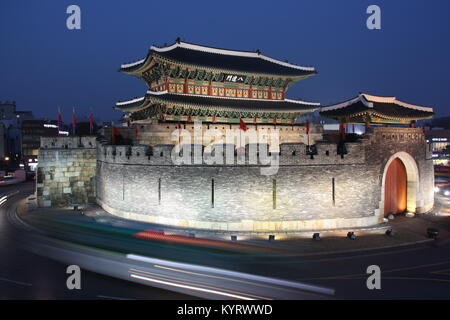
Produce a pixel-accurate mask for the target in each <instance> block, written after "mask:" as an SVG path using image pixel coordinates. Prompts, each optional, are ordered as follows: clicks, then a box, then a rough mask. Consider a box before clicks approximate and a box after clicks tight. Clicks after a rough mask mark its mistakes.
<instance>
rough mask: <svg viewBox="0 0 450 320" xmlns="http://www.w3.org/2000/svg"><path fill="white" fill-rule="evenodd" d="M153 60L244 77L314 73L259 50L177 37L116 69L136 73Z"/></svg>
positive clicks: (291, 76)
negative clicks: (189, 41) (206, 43)
mask: <svg viewBox="0 0 450 320" xmlns="http://www.w3.org/2000/svg"><path fill="white" fill-rule="evenodd" d="M155 58H156V59H155ZM155 60H162V61H165V62H167V63H173V64H176V65H179V66H192V67H200V68H205V69H208V70H210V71H216V72H235V73H240V74H244V75H248V76H253V75H265V76H268V77H270V76H282V77H290V78H294V79H295V80H301V79H304V78H306V77H308V76H311V75H314V74H316V73H317V72H316V71H315V69H314V68H313V67H304V66H299V65H295V64H292V63H288V62H285V61H280V60H277V59H274V58H270V57H268V56H265V55H263V54H262V53H260V52H259V51H256V52H251V51H238V50H227V49H219V48H213V47H207V46H201V45H197V44H192V43H188V42H184V41H180V40H178V39H177V41H176V42H175V43H174V44H172V45H170V46H166V47H162V48H160V47H156V46H151V47H150V50H149V53H148V54H147V56H146V57H145V58H144V59H142V60H139V61H136V62H134V63H129V64H122V66H121V67H120V70H119V71H121V72H125V73H130V74H139V73H142V72H144V71H146V70H147V69H149V68H150V67H151V66H152V62H154V61H155ZM208 80H209V79H208Z"/></svg>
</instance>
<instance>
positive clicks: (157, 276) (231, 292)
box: [130, 268, 272, 300]
mask: <svg viewBox="0 0 450 320" xmlns="http://www.w3.org/2000/svg"><path fill="white" fill-rule="evenodd" d="M130 270H131V271H133V272H134V273H137V274H138V275H141V276H147V275H150V276H153V277H155V278H156V279H159V280H173V281H174V280H176V281H177V282H176V283H181V284H185V285H196V284H197V283H196V282H194V281H193V280H192V281H190V280H185V279H182V278H178V277H169V276H168V275H162V274H158V273H154V272H148V271H143V270H138V269H133V268H132V269H130ZM130 273H132V272H130ZM198 286H199V287H201V288H208V289H212V290H217V291H221V292H226V293H230V294H237V295H244V296H247V297H252V298H254V299H259V300H272V299H270V298H267V297H261V296H257V295H254V294H250V293H243V292H239V291H235V290H229V289H224V288H217V287H214V286H211V285H206V284H200V285H198Z"/></svg>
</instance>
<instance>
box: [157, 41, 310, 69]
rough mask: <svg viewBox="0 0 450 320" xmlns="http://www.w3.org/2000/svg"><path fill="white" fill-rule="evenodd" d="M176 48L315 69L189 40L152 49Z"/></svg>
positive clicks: (255, 53) (258, 54)
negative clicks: (194, 42)
mask: <svg viewBox="0 0 450 320" xmlns="http://www.w3.org/2000/svg"><path fill="white" fill-rule="evenodd" d="M176 48H184V49H190V50H195V51H203V52H208V53H215V54H223V55H231V56H240V57H249V58H260V59H263V60H266V61H269V62H272V63H276V64H279V65H282V66H285V67H289V68H293V69H299V70H304V71H315V68H314V67H305V66H299V65H295V64H292V63H289V62H284V61H280V60H277V59H275V58H271V57H268V56H265V55H263V54H261V53H259V52H253V51H239V50H230V49H219V48H214V47H208V46H202V45H198V44H193V43H189V42H184V41H179V42H175V43H174V44H172V45H170V46H167V47H162V48H160V47H156V46H151V47H150V50H154V51H156V52H167V51H171V50H173V49H176Z"/></svg>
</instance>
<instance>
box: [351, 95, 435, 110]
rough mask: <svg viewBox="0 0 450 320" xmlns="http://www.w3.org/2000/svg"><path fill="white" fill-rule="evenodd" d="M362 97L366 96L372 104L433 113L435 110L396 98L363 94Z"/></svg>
mask: <svg viewBox="0 0 450 320" xmlns="http://www.w3.org/2000/svg"><path fill="white" fill-rule="evenodd" d="M360 95H362V96H364V98H365V99H366V100H367V101H370V102H380V103H395V104H398V105H400V106H402V107H405V108H410V109H415V110H421V111H427V112H433V108H430V107H425V106H418V105H414V104H410V103H407V102H403V101H400V100H398V99H397V98H396V97H384V96H375V95H371V94H367V93H361V94H360Z"/></svg>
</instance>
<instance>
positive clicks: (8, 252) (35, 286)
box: [0, 185, 450, 299]
mask: <svg viewBox="0 0 450 320" xmlns="http://www.w3.org/2000/svg"><path fill="white" fill-rule="evenodd" d="M21 189H24V186H23V185H22V186H21ZM2 190H5V189H2ZM13 190H14V188H10V189H9V190H5V192H7V191H8V192H11V191H13ZM13 202H14V199H13V198H11V199H10V200H8V201H7V202H6V203H4V204H3V207H4V208H3V209H4V210H2V213H3V214H1V215H0V240H1V242H0V256H1V260H0V298H99V297H106V296H107V297H116V298H140V299H158V298H159V299H176V298H186V297H187V295H180V294H178V293H170V292H168V291H165V290H160V289H156V288H148V287H144V286H140V285H136V284H134V283H131V282H125V281H121V280H116V279H113V278H109V277H105V276H101V275H98V274H95V273H89V272H85V273H83V283H84V284H85V285H84V287H83V290H81V292H72V291H69V290H67V289H66V288H65V280H66V274H65V267H66V266H65V265H63V264H60V263H57V262H53V261H52V260H49V259H47V258H43V257H40V256H36V255H33V254H31V253H28V252H26V251H23V250H20V249H18V248H17V243H16V241H17V235H16V234H17V232H16V230H15V228H14V227H13V226H12V225H11V223H10V221H9V220H8V219H6V217H5V214H4V213H5V212H6V210H7V209H8V206H11V205H12V204H13ZM441 206H442V208H441V209H442V210H447V209H448V208H449V207H450V204H449V203H447V202H446V201H445V200H442V202H441ZM418 219H420V218H418ZM447 227H448V224H447V225H443V228H447ZM11 233H14V235H12V234H11ZM176 249H178V251H177V255H173V256H174V257H177V258H181V257H182V255H183V254H185V255H188V256H189V258H190V259H191V261H190V262H191V263H194V262H195V263H196V264H197V265H201V266H204V265H208V266H210V267H220V270H221V271H220V272H223V270H224V269H225V270H234V271H239V272H244V273H247V274H251V275H261V276H266V277H271V278H275V279H285V280H289V281H290V282H291V285H292V283H298V282H300V283H308V284H313V285H317V286H321V287H327V288H334V289H335V290H336V291H335V295H334V297H335V298H338V299H410V298H411V299H414V298H420V299H440V298H445V299H448V298H450V243H449V241H448V240H445V239H443V240H438V241H434V242H431V243H426V244H419V245H413V246H408V247H399V248H393V249H384V250H376V251H373V250H372V251H369V250H368V251H365V252H361V251H360V252H357V253H347V254H334V255H324V256H314V257H295V256H284V257H280V256H276V257H274V256H264V255H259V256H252V255H249V256H245V255H244V256H239V257H236V256H232V257H228V256H223V255H218V254H212V253H210V252H205V253H202V252H201V251H200V252H198V251H195V252H194V251H189V250H185V249H180V248H176ZM170 250H175V249H174V248H169V247H167V248H166V250H165V254H166V255H169V256H170V252H171V251H170ZM108 259H109V258H108ZM127 259H128V257H127ZM138 259H139V256H138ZM186 259H187V258H186ZM118 263H124V261H119V262H118ZM126 263H129V259H128V260H126ZM140 263H141V265H140V266H139V268H134V271H135V272H134V273H133V274H134V276H135V279H134V280H136V279H138V280H139V281H141V282H142V283H146V282H151V281H152V280H153V281H154V280H155V278H154V277H152V276H149V274H152V275H155V272H158V278H156V279H159V280H161V279H165V280H164V281H165V282H168V281H172V280H174V279H176V278H177V277H178V279H179V282H177V283H180V282H181V281H189V283H193V282H196V283H197V284H198V283H200V282H201V281H205V283H206V280H202V277H207V278H212V277H216V278H215V280H214V281H218V279H219V277H222V278H225V277H224V276H223V274H222V275H218V274H214V273H210V270H206V271H205V270H203V269H202V271H201V273H202V274H200V275H199V274H198V273H200V272H199V271H198V270H192V269H189V270H188V269H185V266H184V265H182V266H177V265H175V266H174V265H163V267H164V268H160V267H156V268H155V265H158V264H157V263H156V262H155V261H150V262H148V261H140ZM164 263H165V262H164ZM30 265H32V266H33V267H32V268H30ZM369 265H378V266H379V267H380V268H381V272H382V276H381V287H382V288H381V290H368V289H367V287H366V279H367V276H368V275H367V274H366V268H367V267H368V266H369ZM125 267H126V268H128V270H130V267H129V265H127V266H125ZM149 268H150V269H151V270H150V269H149ZM116 269H117V268H116ZM170 269H175V270H170ZM162 271H164V272H168V273H166V274H162V273H161V272H162ZM204 272H205V273H206V274H203V273H204ZM214 272H215V271H214ZM136 276H137V277H136ZM228 276H230V275H226V277H228ZM235 276H236V275H233V274H232V275H231V277H235ZM161 277H165V278H161ZM148 279H150V281H149V280H148ZM203 279H204V278H203ZM166 280H167V281H166ZM241 280H242V279H241ZM177 281H178V280H177ZM208 281H209V280H208ZM223 281H226V282H223ZM232 281H233V283H232V285H233V286H234V287H229V288H228V289H229V290H228V291H227V292H232V291H233V292H235V293H236V292H239V293H242V292H244V293H245V294H247V295H245V296H244V298H245V297H247V298H248V297H249V296H250V295H252V296H253V297H256V298H257V297H262V298H266V297H269V298H270V297H271V296H270V294H271V293H273V292H271V291H270V290H269V291H267V290H265V289H261V288H262V287H263V286H262V285H261V284H263V285H265V286H267V282H265V281H266V280H264V281H262V282H259V285H260V286H259V287H260V289H259V290H258V289H257V288H256V287H257V286H255V282H254V281H259V280H254V279H253V280H252V281H251V286H250V287H249V286H248V285H247V284H246V285H244V286H241V285H239V286H236V282H237V281H236V278H235V279H233V280H232ZM159 282H161V281H159ZM153 284H155V282H153ZM158 284H159V285H161V283H158ZM224 284H226V285H230V280H229V279H220V281H218V282H216V285H217V286H216V287H219V288H225V287H224V286H223V285H224ZM274 285H275V286H276V287H277V290H278V289H280V288H279V287H280V286H281V287H284V289H286V287H285V286H284V285H280V284H279V283H275V284H274ZM255 288H256V289H255ZM183 290H184V292H185V293H189V292H192V289H189V288H187V289H186V288H184V289H183ZM242 290H247V291H242ZM278 291H279V292H281V291H282V290H281V289H280V290H278ZM285 291H286V292H287V291H288V290H285ZM279 292H278V293H276V294H278V295H277V296H276V297H279V298H283V297H284V298H311V297H312V296H302V295H301V294H298V292H295V293H294V294H293V295H286V296H282V295H280V293H279ZM192 293H193V292H192ZM274 294H275V293H274ZM204 297H207V298H209V297H210V296H208V295H206V296H204ZM222 298H226V297H224V296H222ZM238 298H242V297H241V296H239V297H238Z"/></svg>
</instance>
